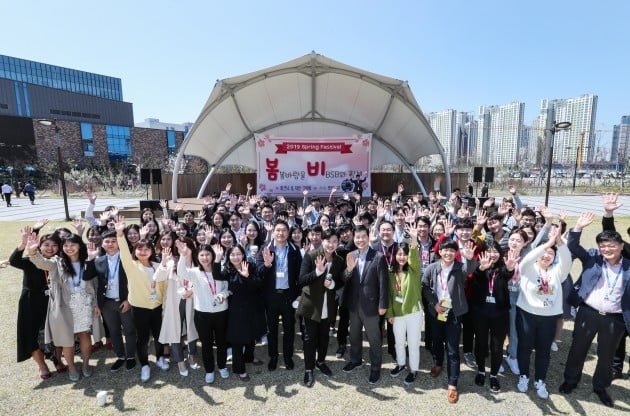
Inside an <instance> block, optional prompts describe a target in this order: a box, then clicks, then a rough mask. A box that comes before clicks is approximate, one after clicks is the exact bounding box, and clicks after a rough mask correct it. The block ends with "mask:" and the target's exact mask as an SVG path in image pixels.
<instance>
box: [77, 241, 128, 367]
mask: <svg viewBox="0 0 630 416" xmlns="http://www.w3.org/2000/svg"><path fill="white" fill-rule="evenodd" d="M102 246H103V249H104V250H105V255H104V256H100V257H97V258H96V259H95V260H94V261H89V262H87V268H86V270H85V274H84V275H83V279H84V280H92V279H94V278H95V277H96V278H97V279H98V289H97V295H96V298H97V299H96V301H97V304H98V309H99V311H100V313H101V314H102V315H103V320H104V321H105V324H106V325H107V327H108V328H109V334H110V339H111V340H112V345H113V348H114V352H115V353H116V356H117V357H118V359H117V360H116V362H115V363H114V365H112V367H111V371H112V372H116V371H118V370H120V369H121V367H122V366H123V365H125V366H126V368H127V370H131V369H132V368H134V367H135V366H136V359H135V356H136V328H135V326H134V324H133V317H132V315H131V305H130V304H129V302H128V301H127V296H128V294H129V291H128V289H127V275H126V274H125V270H124V269H123V267H122V264H121V263H120V252H119V248H118V243H117V241H116V233H115V232H114V231H107V232H105V233H104V234H103V242H102ZM121 326H122V331H121ZM122 332H124V334H125V342H124V343H123V339H122Z"/></svg>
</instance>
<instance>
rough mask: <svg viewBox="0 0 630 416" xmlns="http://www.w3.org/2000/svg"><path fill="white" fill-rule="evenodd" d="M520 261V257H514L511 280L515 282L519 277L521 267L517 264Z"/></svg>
mask: <svg viewBox="0 0 630 416" xmlns="http://www.w3.org/2000/svg"><path fill="white" fill-rule="evenodd" d="M520 263H521V258H520V257H518V258H517V259H516V264H515V265H514V274H513V275H512V281H513V282H516V281H517V280H518V279H519V278H520V277H521V268H520V267H519V264H520Z"/></svg>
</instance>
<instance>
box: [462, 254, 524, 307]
mask: <svg viewBox="0 0 630 416" xmlns="http://www.w3.org/2000/svg"><path fill="white" fill-rule="evenodd" d="M493 273H496V276H495V278H494V287H493V289H492V296H493V297H494V299H495V302H496V303H494V304H492V303H488V302H486V297H487V296H489V292H488V289H489V287H488V283H489V282H490V279H491V277H492V275H493ZM513 275H514V271H511V272H509V271H507V270H506V269H505V266H503V265H501V266H499V267H491V268H489V269H488V270H484V271H481V270H479V267H477V268H476V270H475V272H474V273H473V278H472V279H471V280H469V282H470V284H471V292H472V293H471V297H470V301H469V304H470V306H471V308H472V309H473V310H474V311H475V312H480V313H483V314H484V315H486V316H494V315H497V314H501V313H507V312H508V311H509V309H510V292H509V290H508V282H509V281H510V279H511V278H512V276H513Z"/></svg>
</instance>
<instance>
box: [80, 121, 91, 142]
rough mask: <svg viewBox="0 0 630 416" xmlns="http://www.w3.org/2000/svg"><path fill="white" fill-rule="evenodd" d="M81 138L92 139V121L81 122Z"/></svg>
mask: <svg viewBox="0 0 630 416" xmlns="http://www.w3.org/2000/svg"><path fill="white" fill-rule="evenodd" d="M81 138H82V139H83V140H92V139H93V138H94V136H93V135H92V123H81Z"/></svg>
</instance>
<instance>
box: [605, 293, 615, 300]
mask: <svg viewBox="0 0 630 416" xmlns="http://www.w3.org/2000/svg"><path fill="white" fill-rule="evenodd" d="M604 299H606V300H607V301H608V302H617V296H616V295H613V294H612V293H609V294H607V295H606V296H604Z"/></svg>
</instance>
